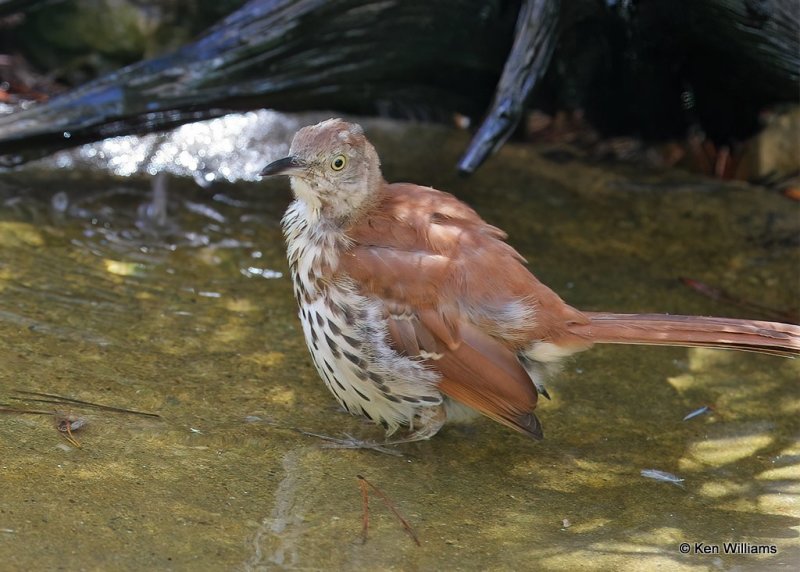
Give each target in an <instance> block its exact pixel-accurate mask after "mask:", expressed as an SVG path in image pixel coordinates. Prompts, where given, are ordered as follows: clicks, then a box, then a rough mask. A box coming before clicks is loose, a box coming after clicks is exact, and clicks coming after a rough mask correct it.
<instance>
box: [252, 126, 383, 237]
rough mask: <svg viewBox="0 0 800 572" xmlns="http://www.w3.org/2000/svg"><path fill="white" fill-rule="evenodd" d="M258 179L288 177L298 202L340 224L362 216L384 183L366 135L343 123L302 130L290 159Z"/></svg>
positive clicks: (277, 162)
mask: <svg viewBox="0 0 800 572" xmlns="http://www.w3.org/2000/svg"><path fill="white" fill-rule="evenodd" d="M260 175H261V176H262V177H266V176H275V175H288V176H289V179H290V181H291V185H292V191H293V192H294V195H295V197H296V198H297V199H298V200H301V201H303V202H305V203H306V205H307V206H308V207H309V208H311V209H313V210H316V211H318V212H319V213H320V214H321V215H322V216H324V217H326V218H329V219H331V220H335V221H340V222H345V221H350V220H352V219H353V218H354V217H355V216H357V215H358V214H359V213H361V212H363V210H364V209H365V208H366V207H367V206H368V205H369V204H370V202H371V199H372V198H374V197H375V196H376V195H377V193H378V192H379V191H380V188H381V185H382V183H383V176H382V175H381V169H380V159H379V158H378V154H377V152H376V151H375V148H374V147H373V146H372V144H370V142H369V141H367V138H366V137H365V136H364V130H363V129H362V128H361V126H360V125H357V124H355V123H347V122H346V121H342V120H341V119H328V120H327V121H323V122H321V123H317V124H316V125H310V126H308V127H303V128H302V129H301V130H300V131H298V132H297V134H296V135H295V136H294V139H292V145H291V148H290V149H289V156H288V157H284V158H283V159H278V160H277V161H274V162H272V163H270V164H269V165H267V166H266V167H264V169H263V170H262V171H261V173H260Z"/></svg>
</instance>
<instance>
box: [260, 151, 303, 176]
mask: <svg viewBox="0 0 800 572" xmlns="http://www.w3.org/2000/svg"><path fill="white" fill-rule="evenodd" d="M302 168H303V163H301V162H300V161H298V160H297V159H296V158H295V157H292V156H291V155H290V156H289V157H284V158H283V159H278V160H277V161H273V162H272V163H270V164H269V165H267V166H266V167H264V168H263V169H261V172H260V173H259V175H260V176H262V177H271V176H274V175H293V174H294V173H296V172H297V171H298V170H300V169H302Z"/></svg>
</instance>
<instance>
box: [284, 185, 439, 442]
mask: <svg viewBox="0 0 800 572" xmlns="http://www.w3.org/2000/svg"><path fill="white" fill-rule="evenodd" d="M305 210H306V207H305V206H304V205H303V204H301V203H299V201H298V202H295V203H294V204H293V205H292V207H290V208H289V211H287V213H286V216H285V217H284V220H283V224H284V234H285V235H286V242H287V246H288V253H289V267H290V270H291V275H292V281H293V283H294V292H295V297H296V298H297V301H298V306H299V316H300V321H301V323H302V326H303V333H304V335H305V339H306V344H307V345H308V349H309V352H310V353H311V358H312V360H313V362H314V366H315V367H316V369H317V372H319V375H320V377H321V378H322V379H323V381H324V382H325V385H326V386H327V387H328V389H329V390H330V391H331V393H333V395H334V396H335V397H336V399H337V400H338V401H339V403H341V404H342V406H343V407H344V408H345V409H346V410H347V411H349V412H350V413H352V414H354V415H363V416H365V417H368V418H370V419H372V420H373V421H375V422H376V423H381V424H382V425H384V426H385V427H386V428H387V429H388V430H389V432H392V431H394V430H396V429H397V428H398V427H399V426H400V425H412V424H413V421H414V418H415V417H416V416H418V415H421V413H422V411H423V410H424V409H426V408H430V407H436V406H438V405H440V404H441V403H442V396H441V394H440V393H439V391H438V390H437V389H436V384H437V382H438V375H437V374H436V373H435V372H433V371H432V370H430V369H429V368H427V367H425V365H424V364H423V363H422V361H421V360H419V359H416V358H410V357H407V356H404V355H400V354H398V353H397V352H396V351H395V350H394V349H392V347H391V346H390V345H389V342H388V339H389V332H388V325H387V321H386V320H387V316H386V311H385V308H384V306H383V304H382V302H381V301H380V300H378V299H375V298H371V297H368V296H364V295H362V294H360V293H359V292H358V289H357V287H356V285H355V284H354V283H353V282H352V281H350V280H348V279H347V277H342V276H337V277H336V279H335V280H334V279H333V273H334V272H335V270H336V268H337V265H338V259H339V254H340V251H341V249H343V248H345V245H346V243H347V241H346V239H344V238H342V237H340V236H339V237H337V236H336V232H337V231H336V229H330V228H328V229H326V228H325V227H324V225H320V224H312V223H309V213H307V212H305Z"/></svg>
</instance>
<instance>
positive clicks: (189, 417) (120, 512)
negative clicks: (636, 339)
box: [0, 118, 800, 570]
mask: <svg viewBox="0 0 800 572" xmlns="http://www.w3.org/2000/svg"><path fill="white" fill-rule="evenodd" d="M286 121H289V122H297V123H298V124H303V123H304V122H311V121H313V119H310V120H307V121H306V120H304V119H303V118H293V119H288V120H286ZM287 125H288V124H287ZM365 125H366V126H367V130H368V133H369V135H370V136H371V137H372V139H373V140H374V142H375V143H376V146H377V147H378V150H379V152H380V153H381V156H382V159H383V163H384V170H385V173H386V175H387V178H388V179H389V180H409V181H412V182H416V183H420V184H429V185H433V186H436V187H438V188H441V189H445V190H449V191H451V192H454V193H455V194H457V195H458V196H459V197H461V198H463V199H464V200H466V201H468V202H469V203H471V204H472V205H473V206H475V207H476V209H477V210H478V211H479V212H480V213H481V214H482V215H483V216H484V217H485V218H486V219H487V220H488V221H490V222H492V223H493V224H496V225H498V226H500V227H502V228H504V229H505V230H507V231H508V233H509V235H510V242H511V243H512V244H513V245H514V246H515V247H517V248H518V249H519V250H520V252H521V253H522V254H523V255H524V256H525V257H526V258H527V259H528V260H529V262H530V264H531V267H532V268H533V269H534V271H535V272H536V274H537V275H538V276H539V278H541V279H542V280H543V281H544V282H545V283H547V284H549V285H550V286H551V287H553V288H554V289H555V290H556V291H557V292H559V293H560V294H561V295H562V296H563V297H564V298H565V299H566V300H567V301H568V302H570V303H572V304H574V305H576V306H577V307H579V308H585V309H595V310H616V311H632V312H635V311H642V312H647V311H665V312H671V313H696V314H717V315H726V316H739V317H753V318H762V317H763V316H760V315H757V314H754V313H753V311H747V310H744V309H741V308H737V307H733V306H730V305H726V304H723V303H721V302H715V301H712V300H709V299H707V298H704V297H702V296H700V295H699V294H697V293H696V292H694V291H692V290H689V289H687V288H686V287H685V286H683V285H682V284H681V283H680V282H679V280H678V278H679V277H680V276H687V277H691V278H694V279H697V280H701V281H703V282H706V283H709V284H713V285H715V286H717V287H721V288H724V289H726V290H727V291H729V292H731V293H733V294H735V295H736V296H737V297H739V298H741V299H744V300H750V301H754V302H758V303H760V304H764V305H767V306H770V307H773V308H777V309H784V310H785V309H791V308H795V309H796V308H797V306H798V270H797V269H798V268H800V254H799V253H798V244H797V236H798V231H800V216H799V215H800V208H798V205H797V203H793V202H791V201H789V200H787V199H786V198H784V197H782V196H780V195H777V194H774V193H770V192H769V191H767V190H765V189H762V188H758V187H752V186H748V185H745V184H741V183H738V184H735V183H720V182H716V181H711V180H707V179H700V178H696V177H690V176H688V175H682V174H680V173H657V172H652V171H637V170H635V169H632V168H630V167H619V166H611V165H605V164H597V163H588V162H585V161H583V160H581V158H580V157H578V156H574V155H573V154H570V153H569V152H567V153H565V152H564V151H563V150H558V149H553V148H539V147H531V146H519V145H508V146H506V147H505V148H504V149H503V150H502V151H501V152H500V154H499V155H498V156H497V157H496V158H494V159H493V160H492V161H490V162H489V163H488V164H487V165H486V166H485V167H484V168H483V169H482V170H481V171H480V172H479V173H478V174H477V175H476V176H474V177H472V178H470V179H460V178H458V177H457V176H456V175H455V174H454V172H453V168H452V165H454V164H455V161H456V159H457V157H458V154H459V152H460V151H461V150H462V149H463V147H464V146H465V144H466V141H467V135H466V134H464V133H454V132H450V131H448V130H445V129H441V128H431V127H422V126H414V125H403V124H397V123H388V122H370V123H366V124H365ZM290 131H291V130H290V129H288V128H286V129H281V130H278V131H277V132H276V137H275V138H274V139H273V140H272V142H271V143H270V142H269V138H268V137H267V138H266V139H262V140H259V141H258V142H257V143H253V145H263V146H264V156H265V163H266V162H267V161H268V160H270V159H272V158H274V157H275V156H278V154H279V153H280V152H281V150H282V149H283V150H284V151H285V145H286V143H287V140H286V137H288V136H290V135H291V133H290ZM269 145H272V146H273V147H272V148H269ZM95 156H96V154H95ZM176 156H180V155H176ZM184 159H186V161H184V163H186V164H189V163H191V161H188V159H187V158H186V157H184ZM61 161H62V163H61V164H64V163H63V161H64V159H63V158H62V159H61ZM187 161H188V162H187ZM57 165H58V163H55V162H53V163H47V164H44V165H43V164H39V165H30V166H28V167H27V168H26V169H25V170H23V171H18V172H15V173H9V174H5V175H0V204H2V209H0V403H1V404H2V405H0V407H3V408H17V409H27V410H40V411H44V412H45V413H52V412H55V414H53V415H48V414H20V413H13V414H12V413H6V412H3V413H0V422H2V424H3V429H2V431H0V476H1V478H2V482H3V494H2V504H1V505H0V562H2V563H3V564H2V565H0V568H5V569H20V570H22V569H59V568H63V569H70V570H78V569H85V570H107V569H118V570H132V569H159V570H169V569H172V570H227V569H251V570H260V569H283V568H285V569H295V568H297V569H309V570H315V569H331V568H334V569H335V568H339V569H373V570H415V569H419V570H437V569H451V570H476V569H493V570H521V569H530V568H531V567H536V568H538V569H546V570H574V569H610V568H616V569H620V568H623V569H629V570H639V569H641V570H651V569H654V568H656V567H663V568H665V569H670V570H693V569H717V568H721V569H734V568H735V569H744V570H758V569H763V568H764V567H770V568H771V569H774V568H780V567H786V568H794V565H796V564H797V562H798V560H799V559H800V548H798V546H800V544H799V543H798V532H797V531H798V528H797V527H798V525H799V524H800V508H798V495H800V445H798V435H800V421H798V420H799V419H800V416H799V415H798V413H800V397H798V392H797V380H798V373H800V367H798V363H797V362H795V361H791V360H785V359H779V358H773V357H769V356H761V355H752V354H737V353H733V352H724V351H711V350H697V349H692V350H686V349H665V348H626V347H603V348H595V349H593V350H592V351H590V352H587V353H585V354H582V355H579V356H577V357H575V358H573V359H571V360H569V361H568V362H567V363H566V364H565V367H564V370H563V372H562V374H561V375H560V376H558V377H557V378H556V379H554V380H553V381H551V382H550V384H549V386H548V389H549V390H550V393H551V395H552V396H553V400H552V401H549V402H544V403H541V404H540V406H539V409H538V410H537V413H538V414H539V417H540V418H541V419H542V422H543V424H544V429H545V440H544V441H542V442H539V443H537V442H532V441H529V440H526V439H525V438H523V437H520V436H519V435H517V434H514V433H512V432H510V431H508V430H506V429H504V428H503V427H501V426H499V425H496V424H494V423H492V422H490V421H488V420H481V421H479V422H477V423H476V424H473V425H471V426H452V427H446V428H445V429H444V430H443V431H442V432H441V433H440V434H439V435H437V436H436V437H435V438H434V439H432V440H431V441H428V442H422V443H415V444H410V445H406V446H402V447H399V451H400V452H402V453H403V455H404V456H403V457H395V456H390V455H384V454H380V453H376V452H372V451H346V450H331V449H323V448H321V447H320V444H321V441H319V440H317V439H315V438H312V437H309V436H306V435H303V434H301V433H299V432H298V431H297V430H298V429H300V430H307V431H314V432H318V433H323V434H327V435H331V436H336V437H343V436H344V434H352V435H357V436H360V437H364V438H380V437H381V431H380V430H379V429H378V428H375V427H374V426H371V425H369V424H367V423H364V422H362V421H361V420H359V419H356V418H353V417H350V416H348V415H346V414H344V413H343V412H341V411H339V410H337V408H336V407H335V402H334V400H333V398H332V396H330V395H329V394H328V393H327V391H326V390H325V388H324V385H323V383H322V381H321V380H319V379H318V378H317V375H316V373H315V371H314V369H313V367H312V365H311V360H310V358H309V356H308V355H307V350H306V347H305V344H304V342H303V339H302V332H301V329H300V324H299V321H298V320H297V318H296V309H295V306H294V300H293V298H292V291H291V285H290V283H289V279H288V275H287V269H286V263H285V259H284V250H283V243H282V237H281V234H280V228H279V220H280V216H281V214H282V213H283V210H284V209H285V207H286V205H287V204H288V202H289V193H288V185H287V184H286V182H285V181H269V182H264V183H257V182H253V181H241V180H240V181H239V182H237V183H229V182H221V181H222V179H230V178H232V177H228V176H225V177H219V178H217V179H214V178H213V177H211V178H205V177H201V181H204V185H205V186H203V187H200V186H198V185H197V184H196V183H195V181H194V180H193V179H192V178H178V177H170V178H164V177H161V178H159V179H154V178H153V177H152V176H145V175H139V176H134V177H131V178H120V177H116V176H112V175H111V174H110V173H108V172H107V171H104V170H102V169H98V168H97V166H96V165H87V164H84V163H81V162H80V161H73V162H72V163H70V164H69V168H62V169H59V168H57ZM109 170H112V171H113V169H109ZM140 170H141V171H142V172H146V171H147V167H146V166H144V167H143V168H141V169H140ZM244 178H246V177H244ZM154 189H155V191H154ZM154 193H155V196H154ZM164 207H166V210H165V209H164ZM20 390H23V391H37V392H45V393H51V394H57V395H60V396H66V397H70V398H73V399H80V400H84V401H89V402H93V403H100V404H105V405H111V406H115V407H120V408H126V409H134V410H137V411H144V412H152V413H157V414H158V415H159V416H160V417H158V418H154V417H145V416H141V415H135V414H130V413H121V412H112V411H107V410H100V409H91V408H87V407H85V406H83V405H80V404H69V403H67V404H64V403H62V404H52V403H43V402H36V401H30V398H31V397H32V396H30V395H28V394H23V393H20V392H19V391H20ZM20 398H22V399H20ZM25 398H27V399H25ZM703 405H711V406H713V411H712V412H711V413H710V414H704V415H699V416H697V417H695V418H693V419H690V420H688V421H682V419H683V418H684V416H686V415H687V414H688V413H690V412H692V411H694V410H696V409H698V408H699V407H701V406H703ZM64 418H71V419H77V418H80V420H81V423H83V426H80V423H79V424H78V426H77V428H76V430H75V431H74V432H73V438H74V439H75V440H76V442H77V443H79V444H80V447H77V446H76V444H75V443H70V442H69V441H68V440H67V439H66V438H65V437H64V433H61V432H59V431H58V429H57V423H58V421H59V420H62V421H63V419H64ZM643 469H656V470H659V471H666V472H668V473H671V474H673V475H676V476H677V477H679V478H682V479H684V481H682V482H680V485H682V487H681V486H676V484H675V483H671V482H662V481H659V480H654V479H650V478H645V477H643V476H642V475H641V471H642V470H643ZM359 474H361V475H364V476H365V477H367V478H368V479H369V481H370V482H372V483H374V484H375V485H377V486H378V487H380V488H381V489H382V490H383V491H384V492H385V493H386V494H387V495H389V496H390V497H391V499H392V501H393V503H394V504H395V505H396V507H397V508H398V509H399V510H400V511H401V512H402V513H403V514H404V515H405V516H406V518H407V519H408V521H409V523H410V524H411V526H412V527H414V530H415V531H416V533H417V535H418V536H419V539H420V541H421V546H420V547H418V546H416V545H415V544H414V543H413V542H412V541H411V540H410V538H408V537H407V536H406V535H405V533H404V532H403V529H402V526H401V525H400V523H399V522H398V521H397V520H396V518H395V517H394V516H393V515H392V514H391V512H390V511H389V510H387V509H386V508H385V506H384V505H383V503H382V502H380V500H379V499H377V498H374V497H373V499H372V502H371V503H370V516H371V520H370V532H369V540H368V541H367V542H366V543H362V542H361V541H360V530H361V522H362V500H361V493H360V490H359V482H358V479H357V475H359ZM682 542H690V543H691V544H692V547H694V543H695V542H704V543H706V545H718V546H719V547H720V552H722V551H723V547H722V543H724V542H747V543H749V544H751V545H755V544H766V545H774V546H776V549H777V554H769V555H759V556H752V555H747V556H745V555H726V554H724V553H720V554H706V555H699V554H688V555H683V554H681V553H680V550H679V545H680V544H681V543H682Z"/></svg>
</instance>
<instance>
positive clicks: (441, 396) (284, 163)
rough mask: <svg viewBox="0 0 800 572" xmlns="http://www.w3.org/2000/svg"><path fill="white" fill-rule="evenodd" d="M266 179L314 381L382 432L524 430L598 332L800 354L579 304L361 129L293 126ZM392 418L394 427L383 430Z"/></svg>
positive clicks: (735, 333) (774, 326) (750, 327)
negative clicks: (285, 193)
mask: <svg viewBox="0 0 800 572" xmlns="http://www.w3.org/2000/svg"><path fill="white" fill-rule="evenodd" d="M260 174H261V176H263V177H268V176H278V175H284V176H288V177H289V180H290V185H291V189H292V192H293V195H294V200H293V201H292V203H291V204H290V205H289V207H288V209H287V210H286V213H285V214H284V216H283V218H282V221H281V224H282V229H283V233H284V237H285V240H286V246H287V258H288V264H289V269H290V273H291V278H292V283H293V291H294V296H295V298H296V300H297V304H298V308H299V318H300V322H301V324H302V329H303V333H304V336H305V341H306V344H307V345H308V349H309V351H310V353H311V358H312V361H313V362H314V366H315V367H316V370H317V371H318V373H319V375H320V377H321V378H322V380H323V381H324V383H325V385H326V386H327V387H328V389H329V390H330V391H331V393H333V395H334V396H335V398H336V399H337V401H338V402H339V403H340V404H341V405H342V407H344V409H345V410H347V411H348V412H349V413H351V414H353V415H360V416H364V417H367V418H369V419H370V420H372V421H373V422H375V423H378V424H381V425H382V426H383V427H384V428H385V429H386V439H387V442H390V443H392V444H395V443H401V442H413V441H418V440H423V439H428V438H430V437H433V436H434V435H435V434H436V433H437V432H438V431H439V430H440V429H441V428H442V426H443V425H444V424H445V422H459V421H465V420H467V419H471V418H474V417H477V416H478V414H483V415H485V416H487V417H489V418H491V419H493V420H495V421H497V422H499V423H502V424H503V425H506V426H507V427H509V428H511V429H513V430H515V431H518V432H520V433H522V434H523V435H526V436H528V437H531V438H534V439H541V438H542V437H543V431H542V424H541V422H540V420H539V419H538V417H537V416H536V415H535V413H534V410H535V408H536V406H537V402H538V399H539V397H540V395H541V396H544V397H547V398H549V395H548V393H547V390H546V386H545V381H546V379H547V378H548V376H550V375H553V374H554V373H555V372H556V371H557V369H558V363H559V362H560V361H561V360H563V359H564V358H566V357H567V356H570V355H572V354H574V353H576V352H580V351H583V350H587V349H589V348H590V347H592V346H593V345H594V344H603V343H612V344H615V343H616V344H652V345H669V346H701V347H710V348H729V349H737V350H750V351H757V352H762V353H767V354H774V355H778V356H794V355H797V354H800V326H796V325H792V324H783V323H778V322H765V321H756V320H743V319H731V318H716V317H702V316H680V315H671V314H619V313H613V312H585V311H580V310H578V309H576V308H574V307H572V306H570V305H569V304H567V303H566V302H565V301H564V300H562V299H561V297H559V295H558V294H556V293H555V292H554V291H553V290H551V289H550V288H549V287H547V286H546V285H545V284H543V283H542V282H540V281H539V280H538V279H537V278H536V277H535V276H534V275H533V274H532V273H531V272H530V271H529V270H528V267H527V265H526V262H525V260H524V258H523V257H522V256H521V255H520V254H519V253H518V252H517V251H516V250H515V249H514V248H513V247H512V246H510V245H509V244H508V243H507V242H506V238H507V236H506V234H505V233H504V232H503V231H502V230H500V229H499V228H497V227H495V226H492V225H490V224H488V223H487V222H485V221H484V220H483V219H482V218H481V217H480V216H479V215H478V213H477V212H475V210H473V209H472V208H471V207H470V206H468V205H467V204H466V203H464V202H462V201H460V200H459V199H457V198H456V197H454V196H453V195H451V194H449V193H446V192H443V191H439V190H436V189H433V188H430V187H424V186H420V185H416V184H411V183H392V184H389V183H387V182H386V181H385V180H384V178H383V175H382V173H381V168H380V158H379V156H378V153H377V152H376V150H375V148H374V147H373V145H372V144H371V143H370V142H369V141H368V139H367V138H366V136H365V133H364V130H363V128H362V127H361V126H360V125H358V124H355V123H349V122H346V121H344V120H342V119H328V120H326V121H322V122H321V123H318V124H316V125H311V126H307V127H303V128H302V129H300V130H299V131H298V132H297V133H296V135H295V136H294V138H293V140H292V143H291V146H290V149H289V155H288V156H287V157H284V158H282V159H279V160H277V161H274V162H272V163H270V164H269V165H267V166H266V167H264V169H263V170H262V171H261V173H260ZM400 427H405V428H407V430H406V434H405V436H404V437H402V438H400V439H396V440H394V441H388V440H389V438H390V437H391V435H392V434H393V433H395V432H396V431H397V430H398V429H399V428H400Z"/></svg>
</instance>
